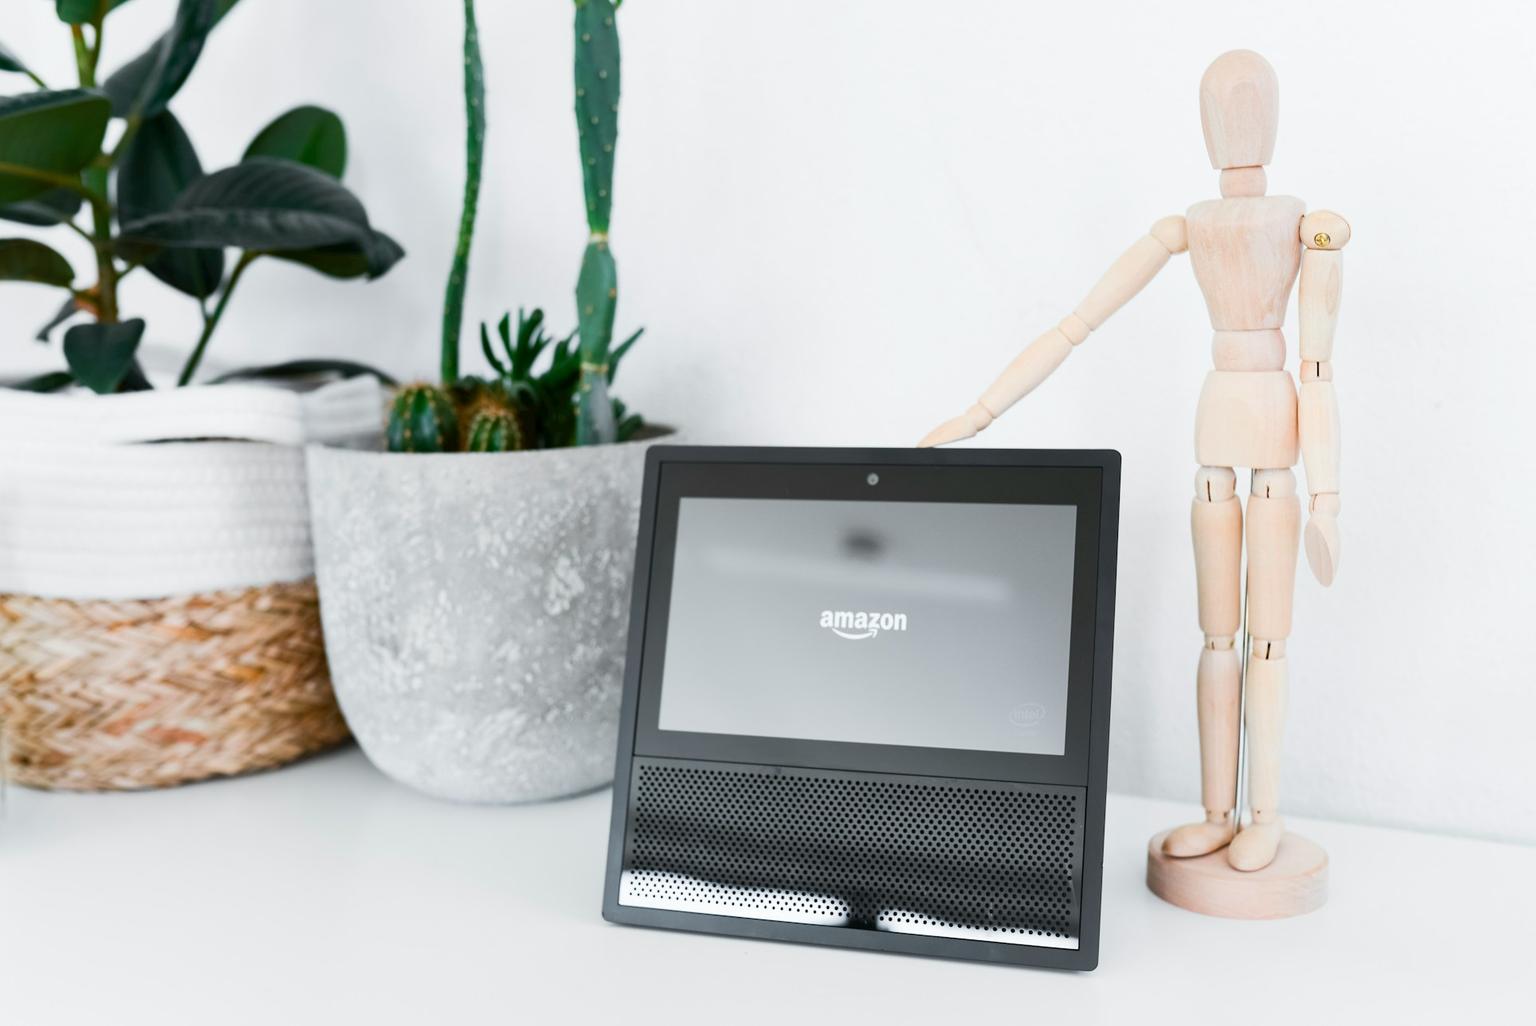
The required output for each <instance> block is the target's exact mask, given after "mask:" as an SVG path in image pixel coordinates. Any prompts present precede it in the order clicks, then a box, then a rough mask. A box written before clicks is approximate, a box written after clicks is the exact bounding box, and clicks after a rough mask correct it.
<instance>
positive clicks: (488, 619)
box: [308, 442, 650, 802]
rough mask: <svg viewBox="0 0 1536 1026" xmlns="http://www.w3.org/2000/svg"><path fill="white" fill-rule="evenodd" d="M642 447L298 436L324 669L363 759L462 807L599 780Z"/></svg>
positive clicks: (609, 742)
mask: <svg viewBox="0 0 1536 1026" xmlns="http://www.w3.org/2000/svg"><path fill="white" fill-rule="evenodd" d="M649 444H650V443H648V442H630V443H626V444H624V445H610V446H597V447H591V448H578V449H552V450H546V451H538V452H518V453H498V454H480V453H472V454H471V453H454V454H443V455H413V454H390V453H378V452H357V451H349V450H345V449H331V448H324V447H320V446H314V447H311V448H310V449H309V451H308V460H309V475H310V514H311V519H312V521H313V533H314V544H315V571H316V576H317V578H318V580H319V585H320V609H321V620H322V622H323V624H324V627H325V645H326V651H327V653H328V657H329V659H330V664H331V679H332V682H333V683H334V685H335V688H336V697H337V698H338V699H339V700H340V702H341V709H342V713H343V714H344V715H345V716H346V718H347V723H348V725H349V726H351V728H352V732H353V734H355V735H356V736H357V739H358V741H359V742H360V743H361V744H362V746H363V751H364V752H366V753H367V754H368V757H369V758H370V759H372V760H373V762H374V764H375V765H376V766H378V767H379V769H381V770H383V771H384V772H385V773H387V774H389V775H390V776H392V777H394V778H395V779H396V780H399V781H402V782H403V783H406V784H409V785H410V786H412V787H415V788H418V789H419V790H422V791H425V792H427V793H428V794H432V795H436V796H439V797H443V798H452V799H456V800H460V801H474V802H516V801H531V800H537V799H541V798H553V797H557V796H559V795H566V794H573V793H576V792H579V791H585V790H588V789H590V788H593V787H597V786H599V785H601V784H604V783H606V782H607V781H608V780H610V779H611V778H612V776H613V760H614V742H615V740H616V735H617V731H618V710H619V693H620V690H621V677H622V675H623V670H624V648H625V642H626V634H627V631H628V620H629V590H630V578H631V575H632V573H633V570H634V561H635V530H636V524H637V520H638V517H639V509H640V479H641V475H642V470H643V464H644V459H645V450H646V448H647V447H648V446H649Z"/></svg>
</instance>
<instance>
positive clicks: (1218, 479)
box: [1195, 467, 1237, 502]
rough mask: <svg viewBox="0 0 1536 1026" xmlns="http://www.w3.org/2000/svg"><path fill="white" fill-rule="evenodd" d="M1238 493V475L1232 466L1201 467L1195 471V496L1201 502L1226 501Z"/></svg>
mask: <svg viewBox="0 0 1536 1026" xmlns="http://www.w3.org/2000/svg"><path fill="white" fill-rule="evenodd" d="M1236 494H1237V475H1236V474H1235V473H1233V472H1232V468H1231V467H1201V468H1200V469H1199V470H1197V471H1196V472H1195V498H1196V499H1198V500H1200V501H1201V502H1225V501H1226V500H1228V499H1230V498H1232V497H1233V496H1235V495H1236Z"/></svg>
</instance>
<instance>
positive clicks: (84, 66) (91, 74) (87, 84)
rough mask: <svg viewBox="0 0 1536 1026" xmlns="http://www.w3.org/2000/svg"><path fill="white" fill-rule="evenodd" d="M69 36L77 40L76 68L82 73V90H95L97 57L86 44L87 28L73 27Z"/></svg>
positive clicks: (70, 28)
mask: <svg viewBox="0 0 1536 1026" xmlns="http://www.w3.org/2000/svg"><path fill="white" fill-rule="evenodd" d="M69 34H70V35H71V36H72V37H74V40H75V67H76V69H78V70H79V72H80V88H81V89H94V88H95V87H96V55H95V53H94V52H93V51H92V49H91V47H90V46H88V45H87V44H86V42H85V28H84V26H81V25H71V26H70V27H69Z"/></svg>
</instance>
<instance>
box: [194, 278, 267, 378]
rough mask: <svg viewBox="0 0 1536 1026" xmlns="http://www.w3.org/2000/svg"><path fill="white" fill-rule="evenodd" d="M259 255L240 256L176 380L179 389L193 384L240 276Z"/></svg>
mask: <svg viewBox="0 0 1536 1026" xmlns="http://www.w3.org/2000/svg"><path fill="white" fill-rule="evenodd" d="M258 255H259V254H257V253H252V252H251V251H250V250H246V251H244V252H243V253H241V254H240V259H239V260H238V261H236V263H235V269H234V270H233V271H231V272H230V273H229V281H228V282H227V283H226V284H225V286H224V291H223V292H221V293H219V302H218V304H217V305H216V306H214V308H213V315H212V316H211V317H209V318H208V319H207V320H206V321H204V322H203V333H202V334H201V335H199V336H198V339H197V345H196V346H195V347H194V348H193V350H192V355H191V356H189V357H187V363H186V366H184V367H182V368H181V377H179V378H177V379H176V387H177V388H180V387H182V386H183V385H187V384H190V383H191V381H192V375H194V374H196V373H197V365H198V364H199V363H201V362H202V360H203V350H205V349H207V348H208V339H209V338H211V337H212V336H213V329H214V328H217V327H218V326H219V318H221V317H223V316H224V308H225V307H226V306H228V305H229V297H230V296H231V295H232V294H233V293H234V291H235V286H236V285H238V284H240V276H241V275H242V274H244V273H245V269H246V268H247V267H249V266H250V265H251V262H252V261H253V260H255V259H256V257H257V256H258Z"/></svg>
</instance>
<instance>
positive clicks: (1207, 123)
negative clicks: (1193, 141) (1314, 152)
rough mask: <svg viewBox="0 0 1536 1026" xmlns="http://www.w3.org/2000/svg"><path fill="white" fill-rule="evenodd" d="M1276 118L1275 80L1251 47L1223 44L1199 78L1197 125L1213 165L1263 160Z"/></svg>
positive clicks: (1270, 150) (1270, 154)
mask: <svg viewBox="0 0 1536 1026" xmlns="http://www.w3.org/2000/svg"><path fill="white" fill-rule="evenodd" d="M1279 120H1280V81H1279V79H1277V78H1276V77H1275V69H1274V68H1272V67H1270V66H1269V62H1268V61H1266V60H1265V59H1264V58H1263V57H1260V56H1259V55H1258V54H1256V53H1254V52H1253V51H1252V50H1229V51H1228V52H1226V53H1224V54H1222V55H1221V56H1220V57H1217V58H1216V59H1215V60H1214V61H1212V62H1211V66H1210V67H1208V68H1206V69H1205V74H1204V75H1203V76H1202V77H1201V79H1200V127H1201V128H1202V129H1204V131H1205V149H1206V152H1207V153H1209V154H1210V156H1211V166H1212V167H1214V168H1217V169H1218V170H1221V169H1226V168H1235V167H1254V166H1260V165H1264V164H1268V163H1269V161H1270V159H1271V158H1272V157H1273V156H1274V153H1275V131H1276V129H1277V128H1278V126H1279Z"/></svg>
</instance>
